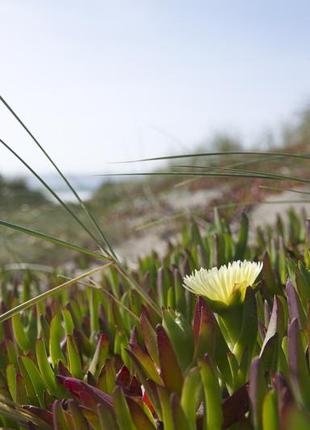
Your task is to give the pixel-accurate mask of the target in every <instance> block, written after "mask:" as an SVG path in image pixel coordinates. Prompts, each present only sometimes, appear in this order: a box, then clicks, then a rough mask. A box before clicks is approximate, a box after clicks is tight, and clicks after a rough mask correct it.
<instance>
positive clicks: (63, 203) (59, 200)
mask: <svg viewBox="0 0 310 430" xmlns="http://www.w3.org/2000/svg"><path fill="white" fill-rule="evenodd" d="M0 143H1V144H2V145H3V146H4V147H5V148H6V149H7V150H8V151H10V152H11V153H12V154H13V155H14V156H15V157H16V158H17V159H18V160H19V161H20V162H21V163H22V164H23V165H24V166H25V167H26V168H27V169H28V170H29V171H30V172H31V173H32V174H33V175H34V176H35V177H36V178H37V179H38V180H39V181H40V182H41V184H42V185H43V186H44V187H45V188H46V189H47V190H48V191H49V192H50V193H51V194H52V196H53V197H54V198H55V199H56V200H57V201H58V203H60V205H61V206H62V207H63V208H64V209H65V210H66V211H67V212H68V213H69V215H71V216H72V217H73V218H74V219H75V221H76V222H77V223H78V224H79V225H80V226H81V227H82V228H83V229H84V230H85V231H86V232H87V233H88V234H89V236H90V237H91V238H92V239H93V240H94V241H95V242H96V243H97V244H98V245H99V246H101V244H100V242H99V241H98V239H97V238H96V236H95V235H94V234H93V233H92V232H91V231H90V230H89V229H88V228H87V226H86V225H85V224H84V223H83V222H82V221H81V220H80V219H79V217H78V216H76V215H75V213H74V212H73V211H72V210H71V209H70V207H69V206H68V205H67V204H66V203H65V202H64V201H63V200H62V199H61V198H60V197H59V196H58V194H57V193H55V191H54V190H53V189H52V188H51V187H50V186H49V185H48V184H47V183H46V182H45V181H44V179H42V178H41V176H40V175H39V174H38V173H37V172H36V171H35V170H33V168H32V167H31V166H30V165H29V164H28V163H27V162H26V161H25V160H23V159H22V157H20V156H19V155H18V154H17V152H15V151H14V149H12V148H11V147H10V146H9V145H8V144H7V143H6V142H4V140H2V139H0Z"/></svg>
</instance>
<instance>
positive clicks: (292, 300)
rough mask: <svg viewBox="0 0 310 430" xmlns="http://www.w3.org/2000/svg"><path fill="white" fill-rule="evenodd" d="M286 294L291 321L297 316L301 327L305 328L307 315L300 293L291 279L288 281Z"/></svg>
mask: <svg viewBox="0 0 310 430" xmlns="http://www.w3.org/2000/svg"><path fill="white" fill-rule="evenodd" d="M286 296H287V304H288V313H289V319H290V321H292V319H293V318H296V319H297V321H298V324H299V328H300V329H302V328H304V327H305V321H306V317H305V315H304V312H303V310H302V307H301V303H300V299H299V297H298V293H297V291H296V290H295V288H294V286H293V284H292V282H291V281H290V280H288V281H287V283H286Z"/></svg>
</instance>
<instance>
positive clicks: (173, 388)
mask: <svg viewBox="0 0 310 430" xmlns="http://www.w3.org/2000/svg"><path fill="white" fill-rule="evenodd" d="M156 331H157V344H158V352H159V361H160V370H161V377H162V379H163V381H164V384H165V386H166V387H167V388H168V390H169V391H170V392H172V393H177V394H178V395H179V396H181V392H182V386H183V375H182V371H181V368H180V366H179V363H178V360H177V357H176V355H175V352H174V350H173V348H172V345H171V342H170V339H169V337H168V336H167V333H166V332H165V330H164V328H163V327H162V326H160V325H159V326H157V329H156Z"/></svg>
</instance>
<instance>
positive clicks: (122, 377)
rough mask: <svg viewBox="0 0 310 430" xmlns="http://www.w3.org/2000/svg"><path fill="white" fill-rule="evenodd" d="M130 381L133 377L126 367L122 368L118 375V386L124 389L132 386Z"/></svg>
mask: <svg viewBox="0 0 310 430" xmlns="http://www.w3.org/2000/svg"><path fill="white" fill-rule="evenodd" d="M130 381H131V375H130V372H129V370H128V368H127V367H126V366H122V367H121V369H120V370H119V371H118V373H117V375H116V381H115V382H116V384H117V385H119V386H120V387H122V388H123V389H124V388H127V386H128V385H129V384H130Z"/></svg>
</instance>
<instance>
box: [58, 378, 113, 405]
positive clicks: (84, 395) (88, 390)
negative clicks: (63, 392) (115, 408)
mask: <svg viewBox="0 0 310 430" xmlns="http://www.w3.org/2000/svg"><path fill="white" fill-rule="evenodd" d="M58 380H59V381H60V382H61V383H62V384H63V385H64V387H65V388H67V390H68V391H69V392H70V393H71V394H72V395H73V396H75V397H76V398H77V399H78V400H80V402H81V403H83V404H84V405H85V406H88V407H90V408H93V409H96V407H97V404H98V403H99V404H100V403H103V404H105V405H106V406H112V398H111V396H109V395H108V394H106V393H104V392H103V391H101V390H99V389H98V388H95V387H93V386H91V385H89V384H86V382H83V381H81V380H80V379H76V378H70V377H69V378H66V377H63V376H58Z"/></svg>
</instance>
